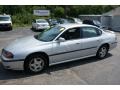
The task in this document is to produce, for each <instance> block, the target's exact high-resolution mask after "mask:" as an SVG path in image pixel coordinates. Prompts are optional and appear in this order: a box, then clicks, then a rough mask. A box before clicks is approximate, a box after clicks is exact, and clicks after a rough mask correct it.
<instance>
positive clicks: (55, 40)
mask: <svg viewBox="0 0 120 90" xmlns="http://www.w3.org/2000/svg"><path fill="white" fill-rule="evenodd" d="M74 28H81V27H73V28H68V29H66V30H64V31H63V32H61V33H60V34H59V35H58V36H57V37H56V38H55V39H54V40H53V41H57V40H58V39H59V38H60V37H61V35H62V34H64V33H65V32H66V31H68V30H70V29H74ZM80 33H81V30H80ZM78 39H81V36H80V38H78ZM78 39H70V40H65V41H71V40H78Z"/></svg>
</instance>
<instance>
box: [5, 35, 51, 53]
mask: <svg viewBox="0 0 120 90" xmlns="http://www.w3.org/2000/svg"><path fill="white" fill-rule="evenodd" d="M48 43H50V42H42V41H39V40H37V39H35V38H34V36H28V37H25V38H20V39H16V40H15V41H13V42H12V43H11V44H9V45H8V46H7V47H6V48H5V50H8V51H10V52H14V51H16V50H17V51H18V50H19V51H20V50H26V49H30V48H34V47H37V46H41V45H45V44H48Z"/></svg>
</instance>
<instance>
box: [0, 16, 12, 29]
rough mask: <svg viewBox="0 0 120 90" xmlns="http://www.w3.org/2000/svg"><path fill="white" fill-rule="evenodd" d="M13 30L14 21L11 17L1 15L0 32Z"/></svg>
mask: <svg viewBox="0 0 120 90" xmlns="http://www.w3.org/2000/svg"><path fill="white" fill-rule="evenodd" d="M6 29H7V30H12V20H11V16H10V15H6V14H4V15H0V30H6Z"/></svg>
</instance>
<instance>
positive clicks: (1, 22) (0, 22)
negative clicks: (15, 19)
mask: <svg viewBox="0 0 120 90" xmlns="http://www.w3.org/2000/svg"><path fill="white" fill-rule="evenodd" d="M3 23H11V21H0V24H3Z"/></svg>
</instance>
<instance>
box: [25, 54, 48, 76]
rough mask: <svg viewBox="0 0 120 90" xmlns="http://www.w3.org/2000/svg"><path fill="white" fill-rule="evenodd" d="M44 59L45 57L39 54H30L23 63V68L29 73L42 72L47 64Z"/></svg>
mask: <svg viewBox="0 0 120 90" xmlns="http://www.w3.org/2000/svg"><path fill="white" fill-rule="evenodd" d="M46 61H47V60H46V59H45V57H42V56H40V55H33V56H30V57H29V58H27V60H26V61H25V63H24V70H25V72H27V73H31V74H36V73H39V72H42V71H43V70H44V69H45V68H46V66H47V62H46Z"/></svg>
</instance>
